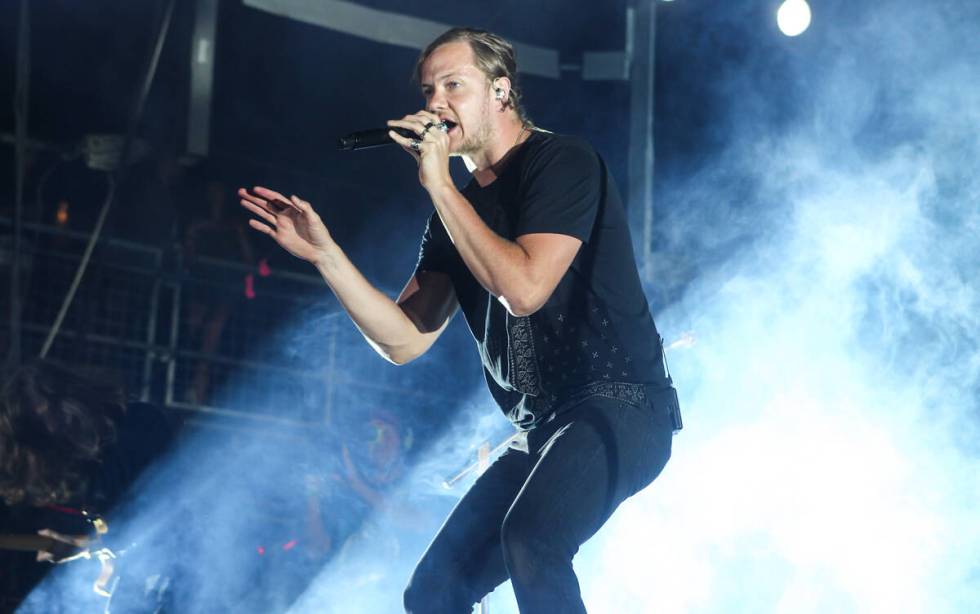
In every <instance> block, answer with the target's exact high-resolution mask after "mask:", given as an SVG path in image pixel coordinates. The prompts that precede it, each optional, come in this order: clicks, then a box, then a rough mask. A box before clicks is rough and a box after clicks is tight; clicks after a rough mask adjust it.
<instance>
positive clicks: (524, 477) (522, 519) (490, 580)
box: [405, 394, 672, 614]
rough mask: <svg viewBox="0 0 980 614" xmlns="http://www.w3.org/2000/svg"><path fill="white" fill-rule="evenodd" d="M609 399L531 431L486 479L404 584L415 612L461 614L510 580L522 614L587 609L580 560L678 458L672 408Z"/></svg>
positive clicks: (650, 398)
mask: <svg viewBox="0 0 980 614" xmlns="http://www.w3.org/2000/svg"><path fill="white" fill-rule="evenodd" d="M657 398H658V397H657V395H656V394H653V395H647V400H646V402H644V403H643V406H640V405H633V404H628V403H625V402H622V401H618V400H612V399H607V398H604V397H593V398H590V399H587V400H586V401H584V402H583V403H581V404H580V405H577V406H575V407H573V408H572V409H570V410H568V411H567V412H565V413H563V414H561V415H560V416H558V417H556V418H554V419H553V420H552V421H551V422H548V423H545V424H542V425H540V426H538V427H536V428H534V429H531V430H530V431H528V432H527V436H528V437H527V443H528V446H527V451H524V450H522V449H519V448H518V447H515V446H512V447H511V448H510V449H508V450H507V451H506V452H504V454H503V455H502V456H501V457H500V458H498V459H497V460H496V461H495V462H494V463H493V464H492V465H491V466H490V467H489V468H488V469H487V471H486V472H485V473H484V474H483V475H482V476H480V477H479V478H478V479H477V481H476V483H475V484H474V485H473V487H472V488H471V489H470V490H469V492H467V493H466V495H464V496H463V498H462V499H461V500H460V502H459V503H458V504H457V505H456V507H455V509H453V511H452V513H451V514H450V515H449V518H447V519H446V522H445V524H443V526H442V528H441V529H440V530H439V533H438V534H437V535H436V537H435V538H434V539H433V540H432V543H431V544H430V545H429V547H428V549H427V550H426V552H425V554H424V555H422V559H421V561H419V563H418V565H417V566H416V568H415V572H414V573H413V574H412V578H411V581H410V582H409V585H408V588H407V589H406V590H405V611H406V612H409V613H410V614H461V613H464V612H472V610H473V604H475V603H476V602H478V601H479V600H480V599H482V598H483V596H484V595H486V594H487V593H489V592H490V591H492V590H493V589H494V588H496V587H497V586H498V585H500V584H501V583H503V582H504V581H506V580H507V579H508V578H510V580H511V584H512V585H513V587H514V593H515V594H516V596H517V603H518V605H519V606H520V610H521V613H522V614H573V613H576V614H577V613H581V612H585V605H584V604H583V603H582V597H581V594H580V591H579V584H578V579H577V578H576V577H575V572H574V570H573V569H572V558H573V557H574V556H575V553H576V552H578V548H579V546H581V545H582V544H583V543H585V541H586V540H588V539H589V538H590V537H592V535H593V534H595V532H596V531H598V530H599V528H600V527H601V526H602V525H603V523H605V522H606V520H607V519H608V518H609V516H610V515H612V513H613V511H615V509H616V508H617V507H618V506H619V504H620V503H622V502H623V500H625V499H626V498H627V497H629V496H631V495H633V494H634V493H636V492H637V491H639V490H641V489H642V488H644V487H645V486H647V485H648V484H650V482H652V481H653V480H654V478H656V477H657V475H659V473H660V471H661V470H662V469H663V467H664V465H665V464H666V463H667V460H668V459H669V458H670V446H671V439H672V422H671V418H670V415H669V411H668V410H667V408H666V407H665V406H664V405H663V404H662V403H660V402H659V401H658V400H657Z"/></svg>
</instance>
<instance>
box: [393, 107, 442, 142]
mask: <svg viewBox="0 0 980 614" xmlns="http://www.w3.org/2000/svg"><path fill="white" fill-rule="evenodd" d="M440 121H441V120H440V119H439V116H438V115H436V114H435V113H431V112H429V111H424V110H423V111H419V112H418V113H413V114H412V115H406V116H405V117H403V118H401V119H392V120H389V121H388V125H389V126H394V127H397V128H407V129H409V130H411V131H412V132H414V133H415V134H417V135H419V136H422V135H423V134H425V132H426V131H427V128H426V126H430V127H431V126H432V125H433V124H438V123H439V122H440Z"/></svg>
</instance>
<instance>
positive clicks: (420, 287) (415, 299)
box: [396, 270, 459, 334]
mask: <svg viewBox="0 0 980 614" xmlns="http://www.w3.org/2000/svg"><path fill="white" fill-rule="evenodd" d="M396 302H397V303H398V306H399V307H401V310H402V311H403V312H405V315H406V316H408V318H409V319H410V320H411V321H412V322H413V323H414V324H415V327H416V328H417V329H418V331H419V332H420V333H423V334H428V333H437V332H438V333H441V332H442V330H443V329H444V328H445V325H446V323H448V322H449V320H450V318H452V317H453V314H455V313H456V309H457V308H458V307H459V301H458V300H457V298H456V290H455V289H454V288H453V282H452V280H451V279H450V277H449V275H446V274H445V273H435V272H432V271H418V270H417V271H415V274H414V275H412V277H411V279H409V280H408V283H407V284H405V288H404V289H403V290H402V292H401V294H400V295H399V296H398V300H397V301H396Z"/></svg>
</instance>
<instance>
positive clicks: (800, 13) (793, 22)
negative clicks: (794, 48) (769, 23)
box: [776, 0, 811, 36]
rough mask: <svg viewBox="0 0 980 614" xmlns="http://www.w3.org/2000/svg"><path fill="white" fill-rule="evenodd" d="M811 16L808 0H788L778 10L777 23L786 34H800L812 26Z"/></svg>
mask: <svg viewBox="0 0 980 614" xmlns="http://www.w3.org/2000/svg"><path fill="white" fill-rule="evenodd" d="M810 17H811V14H810V5H809V4H807V3H806V0H786V2H783V4H782V6H780V7H779V10H778V11H777V12H776V23H778V24H779V29H780V31H781V32H782V33H783V34H785V35H786V36H798V35H800V34H803V32H805V31H806V29H807V28H809V27H810Z"/></svg>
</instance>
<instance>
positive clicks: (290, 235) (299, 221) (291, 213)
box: [238, 186, 333, 264]
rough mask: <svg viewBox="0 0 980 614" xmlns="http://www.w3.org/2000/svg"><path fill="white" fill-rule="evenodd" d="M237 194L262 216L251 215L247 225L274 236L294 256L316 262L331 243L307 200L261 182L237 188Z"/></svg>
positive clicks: (244, 204)
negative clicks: (260, 183)
mask: <svg viewBox="0 0 980 614" xmlns="http://www.w3.org/2000/svg"><path fill="white" fill-rule="evenodd" d="M238 196H239V197H241V203H242V206H243V207H245V208H246V209H248V210H249V211H250V212H252V213H253V214H255V215H256V216H258V218H259V219H260V220H262V221H259V220H256V219H251V220H249V221H248V225H249V226H251V227H252V228H254V229H255V230H258V231H259V232H262V233H264V234H267V235H269V236H270V237H272V238H273V239H275V241H276V243H278V244H279V245H281V246H282V247H283V249H285V250H286V251H287V252H289V253H290V254H292V255H294V256H296V257H297V258H301V259H303V260H306V261H307V262H311V263H314V264H316V262H317V261H318V260H320V258H322V257H323V255H324V254H325V253H326V251H327V250H328V249H329V248H330V247H331V246H332V245H333V239H332V238H331V237H330V231H328V230H327V227H326V225H324V223H323V220H321V219H320V216H319V215H317V213H316V211H314V210H313V207H312V206H310V203H308V202H306V201H305V200H302V199H301V198H299V197H298V196H291V197H290V198H286V197H285V196H283V195H282V194H280V193H279V192H276V191H274V190H270V189H268V188H263V187H261V186H256V187H254V188H252V191H251V192H249V191H248V190H246V189H245V188H239V189H238ZM263 221H264V222H265V223H263Z"/></svg>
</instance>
